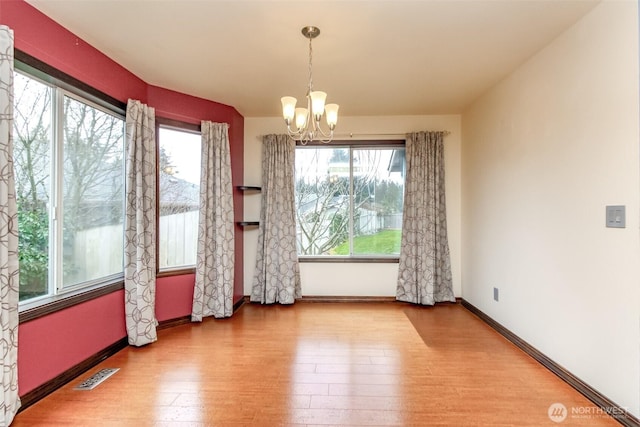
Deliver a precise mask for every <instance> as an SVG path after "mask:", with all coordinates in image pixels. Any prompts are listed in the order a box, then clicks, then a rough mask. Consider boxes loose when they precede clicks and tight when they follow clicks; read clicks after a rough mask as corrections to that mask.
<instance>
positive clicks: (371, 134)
mask: <svg viewBox="0 0 640 427" xmlns="http://www.w3.org/2000/svg"><path fill="white" fill-rule="evenodd" d="M436 132H438V131H436ZM440 132H442V133H443V134H444V135H445V136H446V135H450V134H451V132H450V131H448V130H443V131H440ZM407 133H411V132H404V133H366V132H349V133H336V134H334V135H333V137H334V138H339V137H349V138H353V137H354V136H386V137H397V138H402V139H404V138H406V136H407Z"/></svg>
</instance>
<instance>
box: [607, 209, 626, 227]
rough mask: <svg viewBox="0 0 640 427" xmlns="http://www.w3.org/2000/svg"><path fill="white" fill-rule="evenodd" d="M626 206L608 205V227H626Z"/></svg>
mask: <svg viewBox="0 0 640 427" xmlns="http://www.w3.org/2000/svg"><path fill="white" fill-rule="evenodd" d="M625 225H626V221H625V206H624V205H617V206H607V227H612V228H625Z"/></svg>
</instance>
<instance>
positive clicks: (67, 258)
mask: <svg viewBox="0 0 640 427" xmlns="http://www.w3.org/2000/svg"><path fill="white" fill-rule="evenodd" d="M14 91H15V93H14V171H15V180H16V199H17V205H18V233H19V238H18V250H19V262H20V301H27V300H33V299H34V298H38V297H43V296H53V295H57V294H62V293H66V292H69V291H72V290H77V289H82V288H86V287H89V286H96V285H99V284H103V283H105V284H106V283H107V282H112V281H114V280H116V279H121V278H122V273H123V231H124V229H123V205H124V120H123V117H122V116H120V115H118V114H115V113H114V112H113V111H109V110H107V109H105V108H103V107H100V106H98V105H96V104H93V103H92V102H90V101H88V100H87V99H84V98H83V97H81V96H78V95H76V94H74V93H71V92H69V91H67V90H65V89H63V88H61V87H57V86H56V85H55V84H54V83H45V82H44V81H41V80H38V79H36V78H35V77H32V76H30V75H27V74H23V73H21V72H16V73H15V75H14Z"/></svg>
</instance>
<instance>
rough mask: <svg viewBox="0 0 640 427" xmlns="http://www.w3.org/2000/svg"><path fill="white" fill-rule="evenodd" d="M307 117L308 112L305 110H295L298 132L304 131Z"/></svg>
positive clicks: (300, 108)
mask: <svg viewBox="0 0 640 427" xmlns="http://www.w3.org/2000/svg"><path fill="white" fill-rule="evenodd" d="M308 116H309V110H307V109H306V108H302V107H299V108H296V128H297V129H298V132H300V131H302V130H304V128H306V127H307V118H308Z"/></svg>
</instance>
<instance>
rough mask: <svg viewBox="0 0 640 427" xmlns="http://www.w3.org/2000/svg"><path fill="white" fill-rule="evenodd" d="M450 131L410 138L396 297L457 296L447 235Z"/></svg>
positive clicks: (430, 299) (420, 300)
mask: <svg viewBox="0 0 640 427" xmlns="http://www.w3.org/2000/svg"><path fill="white" fill-rule="evenodd" d="M443 140H444V132H414V133H410V134H407V138H406V148H405V150H406V176H405V184H404V185H405V194H404V211H403V218H402V237H401V245H400V260H399V265H398V286H397V291H396V299H397V300H399V301H406V302H411V303H414V304H422V305H433V304H435V303H436V302H442V301H451V302H455V296H454V294H453V285H452V281H451V260H450V256H449V242H448V239H447V212H446V203H445V202H446V200H445V186H444V182H445V181H444V143H443Z"/></svg>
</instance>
